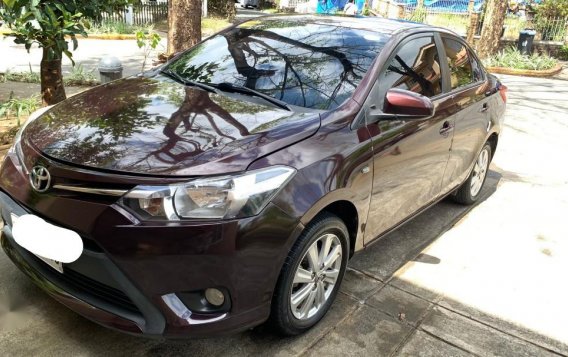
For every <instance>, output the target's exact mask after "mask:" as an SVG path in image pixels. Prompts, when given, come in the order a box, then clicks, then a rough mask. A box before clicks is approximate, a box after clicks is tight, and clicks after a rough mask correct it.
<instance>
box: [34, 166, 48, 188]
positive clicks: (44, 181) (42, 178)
mask: <svg viewBox="0 0 568 357" xmlns="http://www.w3.org/2000/svg"><path fill="white" fill-rule="evenodd" d="M30 184H31V185H32V187H33V189H34V190H36V191H37V192H40V193H41V192H45V191H47V190H49V186H51V175H50V174H49V171H47V169H46V168H45V167H43V166H35V167H34V168H33V169H32V172H30Z"/></svg>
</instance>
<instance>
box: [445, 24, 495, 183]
mask: <svg viewBox="0 0 568 357" xmlns="http://www.w3.org/2000/svg"><path fill="white" fill-rule="evenodd" d="M441 39H442V43H443V50H444V53H445V56H446V62H447V63H448V65H449V75H448V77H449V79H450V93H451V95H452V98H453V100H454V103H455V106H456V110H457V114H456V117H455V126H454V138H453V144H452V150H451V153H450V158H449V160H448V168H447V170H446V174H445V177H444V184H443V186H444V190H445V191H449V190H451V189H453V188H455V187H456V186H457V185H459V184H461V183H462V182H463V181H464V180H465V179H466V178H467V176H468V175H469V172H470V170H471V167H472V165H473V163H474V161H475V159H476V158H477V155H478V153H479V151H480V150H481V147H482V146H483V144H484V143H485V140H486V137H487V132H488V130H489V127H490V126H489V124H490V117H489V114H488V109H489V105H490V103H489V101H490V98H489V97H488V96H487V95H486V93H487V91H488V90H489V82H488V80H487V77H486V75H485V73H484V70H483V68H482V67H481V65H480V64H479V61H478V59H477V58H476V57H475V56H474V55H473V52H472V51H471V50H470V49H469V47H468V46H467V45H466V44H465V42H464V41H463V40H461V39H459V38H457V37H454V36H451V35H442V37H441Z"/></svg>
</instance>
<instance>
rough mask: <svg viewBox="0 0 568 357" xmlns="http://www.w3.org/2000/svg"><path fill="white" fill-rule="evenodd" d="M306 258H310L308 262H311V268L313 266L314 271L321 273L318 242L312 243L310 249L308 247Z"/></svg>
mask: <svg viewBox="0 0 568 357" xmlns="http://www.w3.org/2000/svg"><path fill="white" fill-rule="evenodd" d="M316 243H317V242H316ZM306 258H308V263H309V264H310V268H312V271H313V272H315V273H319V271H320V265H319V254H318V246H317V244H312V246H311V247H310V249H308V253H307V256H306Z"/></svg>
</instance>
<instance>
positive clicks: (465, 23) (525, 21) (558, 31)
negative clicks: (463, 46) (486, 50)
mask: <svg viewBox="0 0 568 357" xmlns="http://www.w3.org/2000/svg"><path fill="white" fill-rule="evenodd" d="M425 3H427V4H434V5H435V6H434V5H433V6H424V4H425ZM482 3H483V1H480V0H438V1H436V2H435V3H432V2H428V1H425V0H416V1H411V0H399V1H396V0H367V4H368V5H369V7H370V8H371V12H372V13H373V14H375V15H379V16H383V17H386V18H391V19H401V20H406V21H413V22H420V23H425V24H428V25H432V26H440V27H445V28H449V29H451V30H453V31H454V32H456V33H458V34H459V35H462V36H467V38H468V40H473V37H474V36H475V35H477V36H479V35H480V34H481V28H482V25H483V14H482V12H481V10H482ZM316 5H317V0H280V8H284V9H295V11H296V12H315V11H316ZM336 11H338V12H340V11H341V9H340V8H339V9H336ZM523 29H534V30H536V32H537V35H536V40H543V41H554V42H565V43H568V18H562V17H558V18H547V19H538V18H537V17H535V15H534V14H530V13H526V14H525V13H523V14H522V16H519V14H509V15H507V17H506V19H505V24H504V29H503V38H504V39H507V40H516V39H517V38H518V37H519V32H520V31H521V30H523Z"/></svg>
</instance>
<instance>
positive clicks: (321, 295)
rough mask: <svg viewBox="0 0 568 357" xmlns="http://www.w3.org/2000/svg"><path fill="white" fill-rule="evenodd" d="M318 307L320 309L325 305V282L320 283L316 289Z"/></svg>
mask: <svg viewBox="0 0 568 357" xmlns="http://www.w3.org/2000/svg"><path fill="white" fill-rule="evenodd" d="M316 292H317V294H316V300H315V303H316V307H318V308H320V307H321V306H322V305H323V304H324V303H325V300H326V298H325V288H324V286H323V282H321V281H320V282H318V284H317V287H316Z"/></svg>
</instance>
